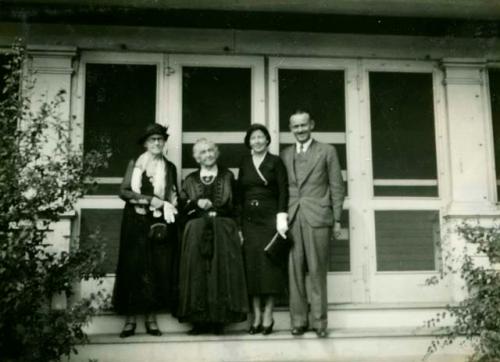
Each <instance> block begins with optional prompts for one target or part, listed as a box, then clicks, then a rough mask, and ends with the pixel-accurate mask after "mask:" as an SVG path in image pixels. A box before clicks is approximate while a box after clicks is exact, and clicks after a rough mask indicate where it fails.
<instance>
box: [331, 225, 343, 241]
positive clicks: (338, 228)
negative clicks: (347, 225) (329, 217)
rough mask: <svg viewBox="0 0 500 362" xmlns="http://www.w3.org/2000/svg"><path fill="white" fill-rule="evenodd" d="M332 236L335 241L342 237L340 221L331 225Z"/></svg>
mask: <svg viewBox="0 0 500 362" xmlns="http://www.w3.org/2000/svg"><path fill="white" fill-rule="evenodd" d="M333 235H334V236H335V239H339V238H340V236H341V235H342V225H341V224H340V221H335V223H334V224H333Z"/></svg>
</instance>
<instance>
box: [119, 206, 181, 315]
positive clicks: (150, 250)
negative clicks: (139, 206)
mask: <svg viewBox="0 0 500 362" xmlns="http://www.w3.org/2000/svg"><path fill="white" fill-rule="evenodd" d="M161 220H162V219H157V218H153V217H152V215H151V214H150V213H148V214H147V215H139V214H137V213H136V212H135V210H134V208H133V207H132V206H130V205H127V206H126V207H125V209H124V212H123V220H122V227H121V235H120V250H119V256H118V266H117V269H116V281H115V286H114V291H113V306H114V309H115V311H116V312H117V313H118V314H123V315H132V314H144V313H153V312H159V311H175V310H176V304H177V294H178V289H177V287H178V285H177V279H178V273H177V269H178V265H179V264H178V257H177V255H178V230H177V225H176V224H169V225H168V232H167V237H166V240H164V241H163V242H161V241H160V242H158V241H153V240H150V239H149V238H148V233H149V229H150V226H151V225H152V224H153V223H155V222H158V221H161Z"/></svg>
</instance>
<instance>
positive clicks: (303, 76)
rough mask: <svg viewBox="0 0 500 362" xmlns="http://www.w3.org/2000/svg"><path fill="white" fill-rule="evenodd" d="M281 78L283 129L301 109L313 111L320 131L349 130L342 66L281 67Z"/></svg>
mask: <svg viewBox="0 0 500 362" xmlns="http://www.w3.org/2000/svg"><path fill="white" fill-rule="evenodd" d="M278 79H279V114H280V130H281V132H288V130H289V129H288V128H289V127H288V121H289V119H290V115H291V114H292V113H293V112H295V111H296V110H297V109H307V110H308V111H309V112H311V114H312V116H313V118H314V119H315V120H316V131H317V132H345V97H344V72H343V71H342V70H304V69H279V73H278Z"/></svg>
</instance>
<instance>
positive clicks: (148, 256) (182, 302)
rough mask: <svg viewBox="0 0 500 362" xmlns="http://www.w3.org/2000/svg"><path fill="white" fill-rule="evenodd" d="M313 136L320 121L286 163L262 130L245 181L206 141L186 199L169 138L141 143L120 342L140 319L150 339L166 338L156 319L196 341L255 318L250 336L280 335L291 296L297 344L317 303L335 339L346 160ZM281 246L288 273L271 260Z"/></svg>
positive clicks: (130, 204) (307, 122)
mask: <svg viewBox="0 0 500 362" xmlns="http://www.w3.org/2000/svg"><path fill="white" fill-rule="evenodd" d="M313 129H314V121H313V119H312V118H311V116H310V114H309V113H308V112H307V111H302V110H299V111H296V112H295V113H294V114H293V115H292V116H291V117H290V130H291V132H292V133H293V135H294V136H295V138H296V141H297V142H296V144H295V145H293V146H290V147H287V148H286V149H285V150H284V151H283V153H282V154H281V158H280V157H278V156H276V155H272V154H271V153H270V152H269V151H268V147H269V144H270V142H271V137H270V134H269V132H268V130H267V129H266V128H265V127H264V126H263V125H261V124H254V125H252V126H251V127H250V128H249V129H248V131H247V133H246V136H245V139H244V143H245V145H246V146H247V147H248V148H249V149H250V151H251V152H250V154H249V155H248V156H246V157H244V158H243V160H242V161H241V164H240V168H239V173H238V180H237V181H236V180H235V177H234V175H233V173H232V172H231V171H230V170H229V169H227V168H224V167H223V166H221V165H219V164H218V163H217V159H218V156H219V151H218V148H217V145H215V144H214V143H213V142H211V141H209V140H207V139H200V140H198V141H197V142H196V143H195V145H194V146H193V156H194V158H195V160H196V162H197V163H198V164H199V168H198V169H197V170H196V171H194V172H192V173H191V174H189V175H188V176H187V177H186V178H185V180H184V182H183V186H182V189H181V190H178V189H177V186H176V182H177V181H176V180H177V172H176V168H175V166H174V165H173V164H172V163H171V162H170V161H168V160H167V159H166V157H165V156H164V153H163V150H164V146H165V143H166V141H167V139H168V135H167V130H166V129H165V128H164V127H163V126H161V125H158V124H155V125H152V126H149V127H148V128H147V129H146V132H145V134H144V135H143V137H141V139H140V140H139V142H140V143H141V144H143V145H144V147H145V149H146V151H145V152H144V153H143V154H142V155H140V156H139V157H138V158H137V159H136V160H132V161H130V163H129V165H128V168H127V172H126V174H125V177H124V179H123V182H122V185H121V190H120V196H121V198H122V199H124V200H125V201H126V206H125V209H124V213H123V219H122V228H121V237H120V251H119V258H118V265H117V271H116V282H115V288H114V294H113V304H114V308H115V310H116V311H117V313H119V314H123V315H125V316H126V321H125V326H124V328H123V330H122V332H121V334H120V336H121V337H128V336H130V335H133V334H134V332H135V327H136V316H137V315H138V314H145V318H146V319H145V326H146V331H147V333H149V334H151V335H161V332H160V330H159V328H158V324H157V321H156V313H157V312H158V311H161V310H166V309H169V310H170V311H171V312H172V314H173V315H175V316H176V317H177V318H178V319H179V320H180V321H181V322H189V323H191V324H192V326H193V328H192V329H191V330H190V331H189V332H188V333H190V334H201V333H216V334H220V333H222V332H223V328H224V326H225V325H226V324H229V323H235V322H241V321H244V320H246V319H247V315H248V313H249V311H250V308H249V306H251V308H252V320H251V323H250V328H249V330H248V332H249V333H250V334H255V333H263V334H270V333H272V330H273V325H274V319H273V308H274V303H275V300H276V297H277V296H279V295H282V294H283V293H284V291H285V289H286V286H287V285H288V293H289V297H290V316H291V324H292V334H293V335H301V334H304V333H305V332H306V331H307V329H308V328H309V301H308V299H309V300H310V306H311V320H312V324H313V325H312V327H313V329H314V330H315V331H316V333H317V335H318V336H319V337H325V336H326V335H327V329H326V328H327V319H328V318H327V287H326V279H327V271H328V255H329V252H328V244H329V242H330V240H331V236H332V234H331V233H332V230H333V231H334V232H335V235H336V236H338V235H339V232H340V227H341V226H340V217H341V212H342V204H343V199H344V183H343V179H342V175H341V171H340V170H341V169H340V165H339V161H338V157H337V153H336V151H335V148H334V147H333V146H331V145H327V144H323V143H320V142H317V141H315V140H313V139H312V137H311V132H312V130H313ZM278 236H279V237H281V238H283V239H282V240H285V239H286V240H289V241H290V244H291V247H290V250H289V252H288V253H287V255H285V256H284V257H283V260H281V261H280V260H276V258H270V257H269V255H268V254H267V253H266V252H265V251H264V249H265V247H266V245H268V244H269V242H270V241H271V240H273V239H276V238H277V237H278ZM286 265H288V283H287V273H286ZM306 275H309V278H310V287H311V288H310V295H309V298H308V292H307V290H306V282H305V279H306Z"/></svg>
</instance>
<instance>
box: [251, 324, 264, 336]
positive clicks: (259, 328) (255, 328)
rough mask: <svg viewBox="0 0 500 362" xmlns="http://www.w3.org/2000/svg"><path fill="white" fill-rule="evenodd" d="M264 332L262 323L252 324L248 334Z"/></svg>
mask: <svg viewBox="0 0 500 362" xmlns="http://www.w3.org/2000/svg"><path fill="white" fill-rule="evenodd" d="M260 332H262V324H259V325H258V326H253V325H252V326H250V329H249V330H248V334H257V333H260Z"/></svg>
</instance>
